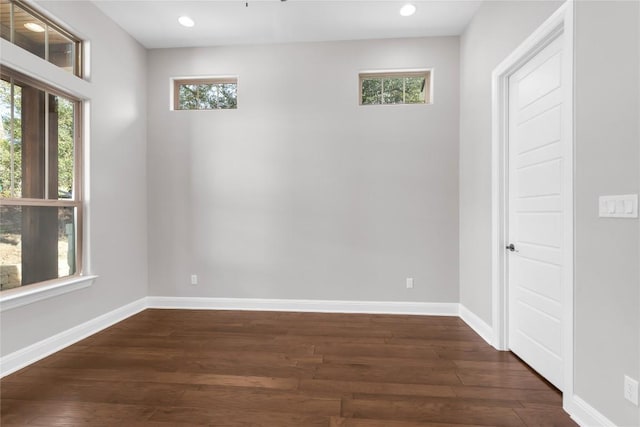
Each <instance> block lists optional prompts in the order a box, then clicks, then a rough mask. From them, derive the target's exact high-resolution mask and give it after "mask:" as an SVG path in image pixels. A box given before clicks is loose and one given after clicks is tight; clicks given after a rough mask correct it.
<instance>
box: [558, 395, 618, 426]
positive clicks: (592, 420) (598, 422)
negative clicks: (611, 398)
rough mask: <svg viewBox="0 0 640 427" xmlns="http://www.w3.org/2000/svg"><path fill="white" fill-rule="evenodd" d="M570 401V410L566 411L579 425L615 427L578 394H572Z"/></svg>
mask: <svg viewBox="0 0 640 427" xmlns="http://www.w3.org/2000/svg"><path fill="white" fill-rule="evenodd" d="M572 401H573V404H572V407H571V410H570V411H567V412H569V415H571V418H572V419H573V420H574V421H575V422H576V423H578V425H580V426H581V427H616V425H615V423H614V422H613V421H611V420H610V419H608V418H607V417H605V416H604V415H602V414H601V413H600V412H598V411H597V410H596V409H595V408H594V407H593V406H591V405H589V404H588V403H587V402H585V401H584V400H582V399H581V398H580V397H579V396H576V395H574V396H573V399H572ZM565 410H567V408H565Z"/></svg>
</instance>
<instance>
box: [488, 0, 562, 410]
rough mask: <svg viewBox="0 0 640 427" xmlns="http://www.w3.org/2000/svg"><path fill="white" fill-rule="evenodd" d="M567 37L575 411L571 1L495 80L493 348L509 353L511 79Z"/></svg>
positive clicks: (508, 60) (502, 67)
mask: <svg viewBox="0 0 640 427" xmlns="http://www.w3.org/2000/svg"><path fill="white" fill-rule="evenodd" d="M560 35H562V36H563V38H564V39H563V74H562V84H563V85H566V88H567V91H566V95H565V97H564V99H563V122H562V132H563V135H564V136H565V138H566V141H567V143H565V144H564V147H563V154H564V156H563V158H564V159H565V168H564V170H563V175H562V184H561V185H562V188H563V189H566V191H565V194H564V195H563V199H562V204H563V207H564V208H565V210H564V212H565V215H564V218H563V230H565V233H564V234H565V235H564V236H563V241H562V243H563V248H564V253H563V259H564V260H565V261H564V262H563V266H562V279H563V281H562V283H563V285H564V289H563V290H562V297H563V303H562V357H563V403H564V404H563V406H564V408H565V410H569V409H570V407H571V401H572V400H571V398H572V396H573V364H574V359H573V352H574V339H573V333H574V316H573V306H574V277H573V276H574V189H573V181H574V180H573V176H574V173H573V170H574V131H573V122H574V120H573V116H574V113H573V104H574V103H573V98H574V93H573V92H574V90H573V76H574V74H573V70H574V47H573V1H571V0H569V1H566V2H565V3H564V4H563V5H562V6H560V8H558V10H557V11H556V12H555V13H554V14H553V15H551V16H550V17H549V18H548V19H547V20H546V21H545V22H544V23H543V24H542V25H541V26H540V27H539V28H538V29H537V30H535V31H534V32H533V33H532V34H531V35H530V36H529V37H527V39H526V40H525V41H524V42H523V43H522V44H520V46H518V47H517V48H516V49H515V50H514V51H513V52H512V53H511V54H510V55H509V56H508V57H507V58H506V59H505V60H504V61H502V62H501V63H500V65H498V66H497V67H496V69H495V70H494V71H493V74H492V167H491V169H492V171H491V172H492V177H491V181H492V189H491V190H492V253H491V255H492V269H491V275H492V320H493V323H492V324H493V333H494V336H493V343H492V344H493V346H494V347H495V348H496V349H498V350H508V349H509V343H508V336H509V335H508V330H509V329H508V328H509V325H508V321H509V316H508V314H509V312H508V309H509V307H508V302H509V298H508V277H509V276H508V263H507V254H506V250H505V246H506V245H507V244H508V242H507V237H508V217H509V210H508V209H509V206H508V197H509V192H508V167H509V165H508V159H509V156H508V147H509V117H508V115H509V114H508V111H509V77H510V76H511V75H513V73H515V72H516V71H517V70H519V69H520V68H521V67H522V66H523V65H524V64H526V63H527V62H528V61H529V60H530V59H531V58H533V57H534V56H535V55H536V54H538V53H539V52H540V51H541V50H542V49H544V48H545V47H546V46H548V45H549V43H551V42H552V41H554V40H555V39H556V38H557V37H558V36H560Z"/></svg>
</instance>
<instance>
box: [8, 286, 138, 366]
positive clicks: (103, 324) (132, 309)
mask: <svg viewBox="0 0 640 427" xmlns="http://www.w3.org/2000/svg"><path fill="white" fill-rule="evenodd" d="M146 308H147V299H146V298H141V299H139V300H137V301H134V302H132V303H130V304H127V305H125V306H123V307H120V308H117V309H115V310H113V311H110V312H108V313H105V314H103V315H102V316H98V317H96V318H94V319H91V320H89V321H87V322H85V323H82V324H80V325H78V326H75V327H73V328H71V329H67V330H66V331H63V332H60V333H59V334H57V335H54V336H52V337H49V338H46V339H44V340H42V341H39V342H37V343H35V344H32V345H30V346H28V347H25V348H23V349H20V350H18V351H15V352H13V353H10V354H7V355H6V356H4V357H2V358H0V378H1V377H4V376H6V375H9V374H11V373H13V372H15V371H17V370H19V369H22V368H24V367H25V366H28V365H31V364H32V363H35V362H37V361H38V360H40V359H44V358H45V357H47V356H49V355H50V354H53V353H55V352H56V351H60V350H62V349H63V348H65V347H68V346H70V345H71V344H74V343H76V342H78V341H80V340H82V339H84V338H86V337H88V336H90V335H93V334H95V333H97V332H100V331H101V330H103V329H105V328H108V327H109V326H111V325H113V324H115V323H118V322H120V321H122V320H124V319H126V318H127V317H130V316H133V315H134V314H137V313H139V312H141V311H142V310H144V309H146Z"/></svg>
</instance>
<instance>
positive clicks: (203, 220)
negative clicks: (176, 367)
mask: <svg viewBox="0 0 640 427" xmlns="http://www.w3.org/2000/svg"><path fill="white" fill-rule="evenodd" d="M458 60H459V55H458V38H457V37H447V38H432V39H406V40H381V41H359V42H332V43H316V44H309V43H305V44H292V45H271V46H254V47H251V46H249V47H230V48H198V49H171V50H152V51H150V53H149V83H148V93H149V97H148V100H149V103H148V108H149V119H148V120H149V121H148V134H149V147H148V150H149V155H148V162H149V163H148V167H149V209H148V210H149V256H150V268H149V281H150V282H149V283H150V294H151V295H164V296H203V297H205V296H206V297H253V298H283V299H329V300H358V301H367V300H369V301H427V302H457V301H458V214H457V213H458V196H457V193H458V172H457V170H458V103H459V93H458V87H459V86H458V81H459V80H458V77H459V76H458ZM424 67H429V68H430V67H433V68H434V70H435V71H434V73H435V77H434V99H435V103H434V104H433V105H409V106H365V107H361V106H358V72H359V71H364V70H376V69H390V68H393V69H397V68H424ZM229 74H231V75H238V79H239V85H238V94H239V95H238V105H239V108H238V109H237V110H226V111H169V79H170V77H175V76H182V77H183V76H198V75H229ZM192 272H193V273H197V274H199V276H200V284H199V285H197V286H191V285H190V284H189V275H190V274H191V273H192ZM408 276H410V277H414V278H415V287H414V289H411V290H409V289H406V288H405V277H408Z"/></svg>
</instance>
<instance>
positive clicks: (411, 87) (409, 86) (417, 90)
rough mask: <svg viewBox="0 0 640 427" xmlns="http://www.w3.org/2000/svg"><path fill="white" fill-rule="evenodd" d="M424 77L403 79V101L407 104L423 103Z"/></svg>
mask: <svg viewBox="0 0 640 427" xmlns="http://www.w3.org/2000/svg"><path fill="white" fill-rule="evenodd" d="M424 89H425V78H424V77H406V78H405V100H404V102H405V103H407V104H418V103H423V102H424V94H425V92H424Z"/></svg>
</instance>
